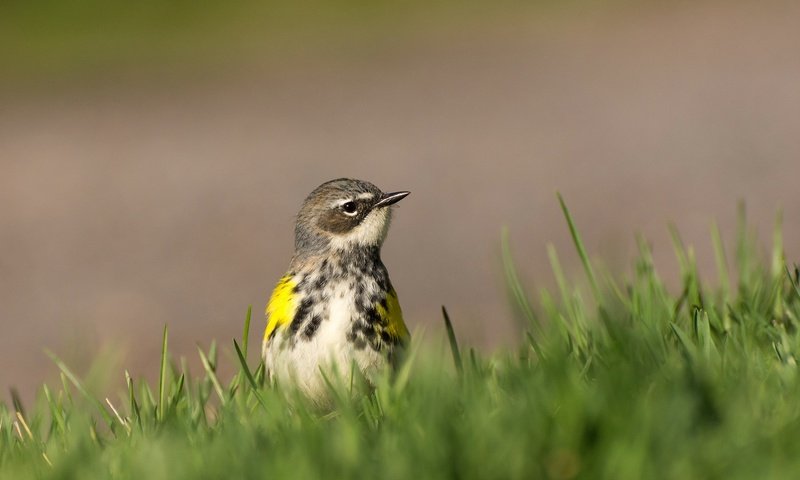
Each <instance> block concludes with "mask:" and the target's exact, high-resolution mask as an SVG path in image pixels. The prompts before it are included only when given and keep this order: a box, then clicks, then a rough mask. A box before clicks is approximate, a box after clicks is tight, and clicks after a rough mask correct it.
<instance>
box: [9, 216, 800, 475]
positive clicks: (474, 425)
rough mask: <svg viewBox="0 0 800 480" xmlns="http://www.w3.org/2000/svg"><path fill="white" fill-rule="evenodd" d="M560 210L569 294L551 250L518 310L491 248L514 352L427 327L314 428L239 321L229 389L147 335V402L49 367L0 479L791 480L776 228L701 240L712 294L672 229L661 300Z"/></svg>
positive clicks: (782, 282)
mask: <svg viewBox="0 0 800 480" xmlns="http://www.w3.org/2000/svg"><path fill="white" fill-rule="evenodd" d="M561 203H562V208H563V211H564V214H565V217H566V219H567V225H568V227H569V229H570V231H571V233H572V236H573V240H574V243H575V246H576V250H577V252H578V255H579V257H580V259H581V262H582V265H583V268H584V270H585V274H586V279H585V281H580V282H578V284H577V285H576V284H572V283H570V282H568V281H567V279H566V278H565V276H564V274H563V273H562V269H561V266H560V262H559V258H558V256H557V254H556V252H555V250H554V249H552V248H550V249H549V255H550V260H551V263H552V266H553V272H554V274H555V276H556V285H557V291H555V292H546V291H543V292H541V294H540V296H539V300H538V301H536V302H534V301H533V300H532V298H534V296H533V295H531V292H530V291H529V289H528V288H526V287H525V286H524V285H522V284H520V282H519V280H518V276H517V275H516V273H515V270H514V265H515V262H514V260H513V259H512V257H511V252H510V249H509V248H508V243H507V241H504V248H503V261H504V265H505V267H506V272H507V278H508V281H509V289H510V291H511V293H512V298H513V299H514V301H515V303H516V305H517V307H519V308H518V312H519V317H520V323H521V324H522V325H525V331H524V332H522V333H521V334H520V340H519V346H518V348H515V349H511V350H506V351H502V352H499V353H496V354H494V355H491V356H484V355H481V354H479V353H477V352H476V351H474V350H473V349H469V348H465V346H464V345H459V343H458V341H457V333H458V319H452V320H453V321H451V319H450V317H449V315H448V314H447V312H446V310H443V313H444V330H445V331H446V332H447V340H445V339H444V337H443V338H442V340H441V343H438V344H437V343H436V342H431V344H432V345H433V346H431V344H428V345H427V346H425V345H424V344H423V342H419V341H417V342H416V343H415V344H414V345H413V347H412V351H411V353H410V355H408V361H407V362H406V363H405V364H404V365H403V367H402V368H401V369H400V371H399V372H397V374H396V375H395V377H394V378H393V379H391V380H390V379H389V378H385V379H383V380H382V381H381V382H379V385H378V386H377V389H376V390H375V391H374V392H373V393H372V394H367V395H360V396H359V395H356V396H355V399H352V400H351V399H350V397H351V394H350V393H349V392H348V391H347V390H348V389H349V388H350V387H349V386H348V385H340V384H338V383H336V382H332V385H331V388H333V389H334V392H335V396H336V397H337V398H338V399H339V400H338V402H337V408H336V409H335V410H334V411H333V412H318V411H315V410H314V409H313V408H312V407H310V406H309V405H308V404H306V403H305V402H304V400H303V399H301V398H298V397H297V396H295V395H292V394H291V392H288V391H284V392H281V391H279V390H278V389H276V388H271V387H269V386H266V385H264V371H263V367H262V366H261V365H259V364H257V363H255V362H254V361H253V358H254V357H256V355H255V354H254V353H255V352H252V351H251V355H250V356H249V357H250V364H248V363H247V362H246V360H245V359H247V358H248V352H247V350H248V344H249V343H250V342H249V341H248V335H249V330H250V311H248V314H247V317H246V321H245V328H244V332H243V338H242V339H241V341H239V340H237V341H235V342H231V343H232V344H231V345H230V347H231V349H232V351H235V356H234V357H233V358H234V359H238V362H239V371H238V372H237V373H235V374H234V375H233V376H232V378H225V379H223V378H219V377H218V375H217V373H216V372H217V365H218V353H217V352H218V349H217V348H216V346H214V345H212V347H211V348H210V350H209V351H200V356H201V359H202V363H203V366H204V374H203V375H201V376H199V377H192V376H190V375H188V374H187V373H186V371H185V369H184V368H183V367H178V366H177V365H178V364H181V365H182V364H183V362H179V363H178V364H176V362H175V360H174V359H173V358H172V357H171V356H170V355H169V352H168V336H167V330H166V329H165V331H164V337H163V338H164V342H163V351H162V362H161V369H160V377H159V378H160V380H159V383H158V384H157V385H155V386H151V385H148V384H147V383H146V382H144V381H133V380H131V379H130V377H129V376H128V375H127V373H126V374H125V378H126V382H127V386H128V388H127V390H126V391H124V392H121V393H120V395H119V396H117V397H114V398H111V399H101V398H97V397H96V396H94V395H93V394H92V393H91V392H90V391H89V389H88V388H87V387H86V386H84V385H83V383H82V382H81V379H80V378H79V377H78V376H76V375H75V374H74V373H73V372H72V371H71V370H70V369H69V367H68V366H67V365H64V364H63V363H62V362H61V361H59V360H58V359H55V361H56V364H57V366H58V367H59V368H60V369H61V372H62V375H61V378H62V384H61V385H57V386H52V385H51V386H46V387H43V388H42V390H41V395H40V396H39V398H38V401H37V402H36V403H35V404H33V405H22V403H21V402H20V401H19V399H17V398H16V397H15V401H14V402H13V405H11V406H8V405H0V478H14V479H24V478H38V477H42V478H132V479H133V478H136V479H139V478H170V479H173V478H320V477H326V478H370V479H372V478H412V477H416V478H426V479H429V478H553V479H568V478H592V479H594V478H609V479H642V478H648V479H650V478H676V479H687V478H703V479H705V478H726V479H728V478H797V477H798V475H800V401H798V400H799V399H800V380H799V378H798V370H797V352H798V348H800V335H798V330H797V326H798V320H799V319H800V287H798V276H800V273H798V270H797V268H791V269H790V268H787V267H786V262H785V258H784V257H785V254H784V252H783V245H782V240H781V233H780V225H781V221H780V217H779V218H778V221H777V222H776V230H775V235H774V239H773V253H772V256H771V258H762V257H761V256H759V255H757V246H756V243H755V241H754V239H753V236H752V234H751V233H750V230H749V228H748V227H747V225H746V223H745V221H744V215H743V214H742V220H741V228H740V230H739V235H738V238H737V239H735V241H736V244H735V248H729V250H730V251H732V252H735V254H734V255H733V256H732V257H729V256H728V255H727V252H726V250H725V248H724V244H723V240H722V238H721V237H720V235H719V232H718V231H717V230H716V228H712V242H713V245H714V246H715V249H716V263H717V266H718V270H719V271H718V279H717V281H716V282H715V283H716V284H718V285H719V286H718V287H714V288H711V287H709V285H708V284H707V283H705V282H703V281H702V280H701V279H700V277H699V276H698V271H697V268H696V263H695V258H694V253H693V250H692V249H691V248H690V247H687V246H685V245H684V244H683V242H682V240H681V239H680V236H679V235H678V233H677V232H676V231H675V230H674V229H673V240H674V248H675V254H676V258H677V261H678V263H679V265H680V269H681V278H682V281H681V288H679V289H677V290H676V292H675V293H672V292H670V291H669V290H668V289H667V288H666V287H665V285H664V282H663V281H662V279H661V278H660V277H659V275H658V273H657V272H656V269H655V266H654V265H653V260H652V256H651V253H650V251H649V249H648V245H647V243H646V242H645V241H644V240H640V242H639V246H640V251H639V255H638V257H637V258H636V261H635V266H634V269H633V271H632V272H631V273H630V275H629V277H628V278H617V277H615V276H612V275H610V274H608V273H606V272H604V271H603V270H602V269H600V268H598V267H597V266H596V265H593V263H592V261H591V260H590V258H589V256H588V255H587V253H586V250H585V248H584V247H583V244H582V242H581V240H580V235H579V233H578V226H577V225H576V222H575V220H574V219H573V217H572V216H571V215H570V213H569V210H567V208H566V205H565V204H564V203H563V201H562V202H561ZM531 254H538V253H537V252H531ZM734 274H735V277H733V276H732V275H734ZM580 285H586V286H588V288H584V287H581V286H580ZM454 327H455V328H454ZM253 350H256V349H253Z"/></svg>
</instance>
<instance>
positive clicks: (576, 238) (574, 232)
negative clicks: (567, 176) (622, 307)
mask: <svg viewBox="0 0 800 480" xmlns="http://www.w3.org/2000/svg"><path fill="white" fill-rule="evenodd" d="M556 196H557V197H558V203H559V204H560V205H561V211H562V212H564V218H566V220H567V225H568V226H569V233H570V235H571V236H572V241H573V243H574V244H575V248H576V249H577V250H578V256H580V258H581V263H583V269H584V271H585V272H586V276H587V277H588V278H589V284H590V285H591V287H592V294H593V295H594V300H595V301H596V302H597V303H598V304H600V301H601V299H602V297H601V296H600V288H599V287H598V285H597V280H596V278H595V275H594V269H593V268H592V263H591V262H590V261H589V255H588V254H587V253H586V248H585V247H584V246H583V240H581V236H580V234H579V233H578V229H577V227H576V226H575V222H574V221H573V219H572V215H571V214H570V212H569V209H568V208H567V204H566V203H565V202H564V198H563V197H562V196H561V193H558V192H556Z"/></svg>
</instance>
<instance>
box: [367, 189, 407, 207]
mask: <svg viewBox="0 0 800 480" xmlns="http://www.w3.org/2000/svg"><path fill="white" fill-rule="evenodd" d="M409 193H411V192H391V193H384V194H382V195H381V197H380V199H379V200H378V203H376V204H375V205H373V206H372V208H382V207H388V206H389V205H394V204H395V203H397V202H399V201H400V200H402V199H404V198H406V197H407V196H408V194H409Z"/></svg>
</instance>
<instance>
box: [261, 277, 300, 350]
mask: <svg viewBox="0 0 800 480" xmlns="http://www.w3.org/2000/svg"><path fill="white" fill-rule="evenodd" d="M295 285H296V282H294V280H293V276H292V275H291V274H287V275H284V276H283V277H282V278H281V279H280V280H278V284H277V285H276V286H275V290H273V291H272V296H271V297H270V299H269V303H267V310H266V315H267V329H266V330H265V331H264V343H265V344H266V342H267V341H268V340H269V339H270V337H271V336H272V335H273V334H274V333H275V330H276V329H277V328H278V327H280V326H282V325H288V324H289V323H291V322H292V319H293V318H294V314H295V311H296V310H297V295H296V294H295V291H294V287H295Z"/></svg>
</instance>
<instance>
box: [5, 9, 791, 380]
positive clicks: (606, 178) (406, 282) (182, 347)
mask: <svg viewBox="0 0 800 480" xmlns="http://www.w3.org/2000/svg"><path fill="white" fill-rule="evenodd" d="M675 5H676V6H672V7H669V8H666V7H657V6H649V7H647V8H637V7H636V4H631V5H627V6H625V7H619V10H614V11H606V12H604V13H603V14H601V15H591V16H582V15H576V16H574V17H570V18H561V19H560V20H559V21H554V22H547V21H541V20H537V19H535V18H530V19H527V18H517V19H514V20H509V23H508V25H503V24H502V23H501V24H499V25H497V24H493V25H490V26H487V27H486V28H485V29H483V30H481V29H475V30H470V31H466V32H451V33H449V34H442V35H430V34H426V35H422V36H421V38H420V39H419V40H417V41H408V42H404V43H402V44H392V45H386V46H383V47H381V48H377V49H375V50H374V51H369V50H365V52H366V53H364V52H362V53H361V54H359V55H353V56H350V57H334V58H331V57H326V56H325V55H316V56H315V55H307V56H303V57H302V58H293V59H287V60H286V61H285V62H283V63H274V62H273V63H270V64H268V65H258V64H255V65H249V66H248V65H245V66H244V67H243V68H240V69H237V70H235V71H233V72H231V73H228V74H216V75H214V76H213V78H212V79H210V80H209V79H204V80H203V79H201V80H196V79H191V78H183V79H179V80H175V79H171V80H170V81H165V82H163V84H161V85H160V86H157V85H158V82H151V83H147V84H145V85H136V84H135V82H134V83H131V82H119V83H118V82H115V81H106V82H97V83H95V84H93V85H92V87H91V88H85V89H76V88H72V87H70V88H66V89H55V90H53V91H48V92H41V91H39V92H38V93H35V94H32V93H28V94H24V95H16V94H14V95H11V94H7V95H5V97H4V105H3V107H2V109H0V152H2V157H0V158H1V160H0V228H1V230H0V272H1V273H0V332H2V334H1V335H2V336H0V365H2V368H1V369H0V386H3V388H5V386H7V385H11V384H13V385H17V386H19V387H20V388H21V389H22V390H23V391H25V392H30V391H31V389H32V388H33V387H34V386H36V385H38V384H39V383H40V382H41V381H42V379H43V378H47V377H51V376H52V375H53V372H54V370H55V369H54V367H53V365H52V363H51V362H50V360H49V359H48V358H47V357H46V356H45V355H44V353H43V349H44V348H50V349H52V350H53V351H55V352H56V353H58V354H60V355H62V356H64V357H65V358H66V359H67V360H68V361H69V362H71V363H72V364H75V365H77V367H78V369H79V370H80V369H81V368H85V365H86V363H87V362H89V361H90V360H91V359H92V358H93V357H94V356H95V355H96V354H97V352H99V351H100V349H101V346H102V345H104V344H108V343H110V344H112V345H114V346H116V347H119V348H122V349H123V350H124V351H125V352H127V356H126V357H125V358H124V366H126V367H128V368H130V369H131V370H132V372H133V373H134V374H137V373H142V372H148V371H149V372H154V371H155V370H156V364H157V362H158V351H159V344H160V335H161V328H162V326H163V325H164V324H165V323H166V324H169V327H170V338H171V348H172V350H173V352H175V353H176V354H183V355H187V356H190V357H195V356H196V354H195V347H194V344H195V343H200V344H202V345H208V343H209V342H210V340H211V339H212V338H216V339H218V340H219V341H220V342H222V343H223V344H224V345H227V344H228V343H229V342H230V339H231V338H232V337H234V336H238V335H239V334H240V330H241V325H242V321H243V318H244V312H245V310H246V308H247V305H249V304H252V305H253V306H254V311H255V312H256V314H255V321H254V330H255V332H254V337H258V333H259V330H260V329H261V328H262V323H261V321H262V317H261V311H262V309H263V305H264V303H265V300H266V297H267V295H268V293H269V291H270V290H271V287H272V285H273V283H274V281H275V280H276V279H277V278H278V276H279V275H280V274H281V273H282V272H283V269H284V268H285V267H286V265H287V262H288V259H289V257H290V255H291V248H292V236H291V234H292V225H293V215H294V213H295V212H296V210H297V208H298V206H299V204H300V202H301V201H302V199H303V198H304V196H305V195H306V193H307V192H308V191H310V190H311V189H312V188H313V187H314V186H316V185H317V184H319V183H321V182H322V181H325V180H328V179H330V178H335V177H340V176H353V177H358V178H363V179H368V180H371V181H373V182H375V183H376V184H378V185H379V186H381V187H383V188H385V189H408V190H411V191H412V192H413V193H412V196H410V197H409V198H408V199H407V200H405V201H403V203H402V204H401V207H400V209H399V210H398V212H397V215H396V217H395V222H394V224H393V228H392V231H391V234H390V238H389V241H388V243H387V245H386V247H385V249H384V259H385V262H386V264H387V265H388V267H389V269H390V271H391V274H392V279H393V282H394V284H395V286H396V288H397V290H398V292H399V293H400V295H401V300H402V304H403V307H404V311H405V313H406V317H407V321H408V323H409V324H410V326H411V327H412V329H413V328H415V327H420V326H430V327H428V330H430V329H432V328H438V325H439V322H440V316H439V308H440V305H442V304H445V305H447V306H448V308H449V310H450V312H451V316H452V317H453V319H454V321H455V322H456V326H457V329H458V332H459V334H460V335H461V336H462V337H464V341H466V342H468V343H470V344H473V345H478V346H482V347H493V346H497V345H500V344H508V343H511V342H513V341H514V338H515V330H514V327H513V322H512V319H511V318H512V317H511V314H510V308H509V306H508V301H507V299H506V296H505V293H504V283H503V275H502V271H501V267H500V261H499V239H500V231H501V228H502V227H503V226H508V227H509V229H510V233H511V238H512V246H513V248H514V253H515V256H516V259H517V263H518V264H519V267H520V269H521V270H522V271H523V273H524V275H525V277H526V278H527V279H528V280H529V281H530V285H531V287H532V288H539V287H541V286H547V285H549V284H550V274H549V267H548V265H547V260H546V252H545V245H546V243H548V242H553V243H555V244H556V246H557V247H558V248H559V250H560V252H561V253H562V256H563V257H564V262H565V264H566V265H567V267H568V268H569V270H570V271H572V272H575V273H576V274H577V273H578V272H577V263H576V261H575V258H574V255H573V253H572V250H571V247H570V245H569V237H568V234H567V231H566V228H565V226H564V223H563V220H562V217H561V215H560V212H559V210H558V206H557V202H556V200H555V191H556V190H559V191H561V192H562V193H563V194H564V196H565V197H566V200H567V202H568V204H569V205H570V207H571V208H572V210H573V214H574V215H575V217H576V220H577V222H578V225H579V227H580V228H581V231H582V233H583V235H584V238H585V240H586V243H587V246H588V248H589V250H590V252H592V254H593V255H595V256H597V257H598V258H602V259H603V261H604V262H605V263H606V264H608V265H609V266H610V267H611V268H613V269H615V270H619V271H625V269H626V268H627V266H628V263H629V260H630V258H631V255H632V252H633V246H634V235H635V233H637V232H641V233H643V234H644V235H645V236H647V237H648V238H649V239H650V240H651V241H652V242H653V244H654V247H655V253H656V261H657V263H658V266H659V267H661V270H663V271H664V272H665V273H666V274H667V275H668V276H669V275H671V276H673V277H674V261H673V258H672V253H671V247H670V246H669V241H668V235H667V231H666V225H667V224H668V222H669V221H674V222H675V223H676V224H677V226H678V228H679V229H680V230H681V231H682V233H683V234H684V237H685V240H686V241H687V242H688V243H692V244H694V245H695V246H696V248H697V251H698V257H699V263H700V265H701V268H702V269H703V271H705V272H709V275H712V274H713V272H714V270H713V257H712V255H711V247H710V240H709V238H710V237H709V235H708V230H709V225H710V222H711V221H712V220H717V221H718V222H719V224H720V226H721V228H722V230H723V234H724V235H725V237H726V239H728V240H730V239H731V238H732V236H731V233H732V231H733V228H734V223H735V213H736V203H737V201H738V200H740V199H743V200H745V201H746V203H747V207H748V212H749V216H750V218H751V220H752V221H753V224H754V225H755V226H756V227H758V229H759V231H760V232H761V233H762V239H764V240H765V245H766V243H767V242H766V241H767V240H768V239H769V237H768V235H769V232H770V228H771V225H772V222H773V218H774V213H775V210H776V208H777V207H778V206H782V207H783V209H784V212H785V243H786V246H787V253H788V256H789V261H790V262H793V261H794V262H797V261H799V260H800V258H798V255H800V251H799V250H798V248H797V245H798V242H800V225H798V223H797V218H798V215H800V195H798V193H797V187H798V178H800V159H799V158H798V156H800V54H799V52H800V30H799V29H798V28H797V25H798V20H799V19H800V4H798V3H797V2H785V3H769V4H767V3H758V4H756V3H736V2H730V3H719V4H703V5H702V6H700V5H697V4H694V3H685V4H675ZM728 246H729V249H730V246H731V244H730V243H728ZM255 343H256V342H255V341H254V343H253V345H255ZM115 374H116V372H115Z"/></svg>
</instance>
